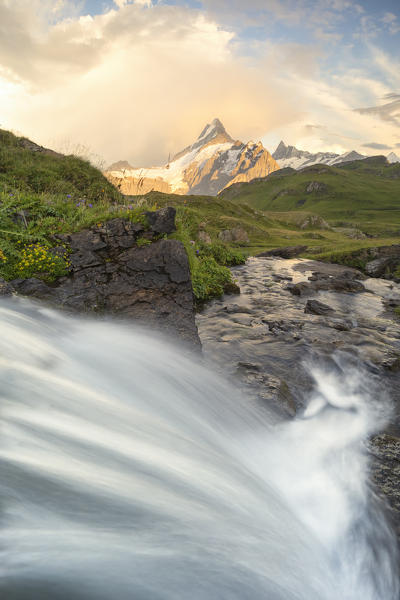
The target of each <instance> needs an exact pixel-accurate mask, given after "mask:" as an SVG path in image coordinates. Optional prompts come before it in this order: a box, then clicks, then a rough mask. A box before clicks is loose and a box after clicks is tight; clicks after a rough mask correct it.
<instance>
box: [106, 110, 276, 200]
mask: <svg viewBox="0 0 400 600" xmlns="http://www.w3.org/2000/svg"><path fill="white" fill-rule="evenodd" d="M122 165H124V166H123V168H122ZM116 167H117V168H116ZM277 169H279V166H278V164H277V162H276V161H275V160H274V159H273V158H272V156H271V154H270V153H269V152H268V150H266V149H265V148H264V146H263V145H262V143H261V142H258V143H253V142H248V143H243V142H241V141H238V140H236V141H235V140H233V138H231V136H230V135H229V134H228V133H227V132H226V130H225V127H224V126H223V124H222V123H221V121H220V120H219V119H214V120H213V121H212V123H211V124H208V125H206V126H205V128H204V129H203V130H202V132H201V133H200V135H199V137H198V139H197V140H196V141H195V142H194V143H193V144H191V145H190V146H188V147H187V148H185V149H184V150H182V151H181V152H178V154H176V155H175V156H174V157H173V158H172V160H171V161H170V162H169V163H168V164H166V165H164V166H161V167H150V168H133V167H130V165H129V164H128V166H126V163H125V161H120V162H118V163H114V164H113V165H111V166H110V167H109V168H108V169H107V170H106V171H105V173H104V174H105V175H106V177H107V178H108V179H109V180H110V181H111V182H112V183H113V184H114V185H116V186H117V187H118V188H119V189H120V190H121V192H123V193H124V194H128V195H141V194H146V193H147V192H150V191H159V192H164V193H175V194H197V195H202V194H204V195H216V194H218V192H220V191H221V190H222V189H224V188H225V187H227V186H229V185H232V184H233V183H238V182H242V181H251V180H252V179H255V178H257V177H266V176H267V175H269V174H270V173H272V172H273V171H275V170H277Z"/></svg>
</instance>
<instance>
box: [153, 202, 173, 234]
mask: <svg viewBox="0 0 400 600" xmlns="http://www.w3.org/2000/svg"><path fill="white" fill-rule="evenodd" d="M175 215H176V210H175V208H173V207H172V206H166V207H165V208H161V209H160V210H156V211H155V212H146V217H147V220H148V222H149V225H150V229H151V231H153V232H154V233H172V232H173V231H175V229H176V227H175Z"/></svg>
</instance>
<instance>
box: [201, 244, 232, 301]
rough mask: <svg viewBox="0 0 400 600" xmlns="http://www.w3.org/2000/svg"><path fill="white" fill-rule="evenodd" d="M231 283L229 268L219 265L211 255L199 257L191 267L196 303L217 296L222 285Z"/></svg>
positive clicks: (222, 291)
mask: <svg viewBox="0 0 400 600" xmlns="http://www.w3.org/2000/svg"><path fill="white" fill-rule="evenodd" d="M228 283H232V275H231V272H230V270H229V269H228V268H227V267H224V266H223V265H219V264H218V263H217V262H216V260H215V259H214V258H213V257H211V256H210V257H204V258H199V259H197V260H196V261H195V263H194V268H193V269H192V284H193V292H194V296H195V299H196V302H197V303H198V304H201V303H202V302H206V301H207V300H210V299H211V298H219V297H220V296H222V294H223V293H224V287H225V285H227V284H228Z"/></svg>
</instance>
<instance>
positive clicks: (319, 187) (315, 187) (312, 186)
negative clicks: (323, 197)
mask: <svg viewBox="0 0 400 600" xmlns="http://www.w3.org/2000/svg"><path fill="white" fill-rule="evenodd" d="M327 189H328V187H327V186H326V185H325V183H321V182H320V181H310V183H308V184H307V187H306V193H307V194H312V193H313V192H318V193H320V194H321V193H323V192H326V190H327Z"/></svg>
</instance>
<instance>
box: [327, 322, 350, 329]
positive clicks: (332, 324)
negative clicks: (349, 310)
mask: <svg viewBox="0 0 400 600" xmlns="http://www.w3.org/2000/svg"><path fill="white" fill-rule="evenodd" d="M328 325H329V327H333V329H336V330H337V331H350V330H351V329H353V325H352V323H350V322H349V321H343V320H341V319H332V320H331V321H329V323H328Z"/></svg>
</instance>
